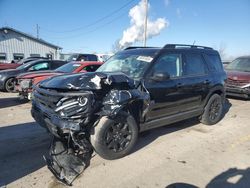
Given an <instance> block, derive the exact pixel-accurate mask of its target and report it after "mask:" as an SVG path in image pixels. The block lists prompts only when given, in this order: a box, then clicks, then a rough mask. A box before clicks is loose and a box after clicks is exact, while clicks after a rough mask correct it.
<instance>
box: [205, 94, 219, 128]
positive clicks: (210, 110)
mask: <svg viewBox="0 0 250 188" xmlns="http://www.w3.org/2000/svg"><path fill="white" fill-rule="evenodd" d="M222 115H223V99H222V97H221V96H220V95H218V94H213V95H212V96H211V97H210V99H209V100H208V102H207V105H206V106H205V109H204V112H203V114H202V115H201V118H200V122H201V123H203V124H205V125H214V124H216V123H218V122H219V121H220V120H221V118H222Z"/></svg>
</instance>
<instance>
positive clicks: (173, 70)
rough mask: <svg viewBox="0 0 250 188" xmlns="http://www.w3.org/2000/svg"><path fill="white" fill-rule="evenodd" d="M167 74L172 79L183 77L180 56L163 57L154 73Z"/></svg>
mask: <svg viewBox="0 0 250 188" xmlns="http://www.w3.org/2000/svg"><path fill="white" fill-rule="evenodd" d="M156 72H167V73H168V74H169V75H170V77H177V76H181V75H182V62H181V55H180V54H165V55H163V56H161V57H160V58H159V59H158V60H157V62H156V64H155V66H154V73H156Z"/></svg>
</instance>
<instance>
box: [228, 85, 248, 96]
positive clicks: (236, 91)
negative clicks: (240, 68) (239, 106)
mask: <svg viewBox="0 0 250 188" xmlns="http://www.w3.org/2000/svg"><path fill="white" fill-rule="evenodd" d="M226 95H228V96H234V97H241V98H245V99H249V98H250V88H240V87H236V86H234V87H231V86H226Z"/></svg>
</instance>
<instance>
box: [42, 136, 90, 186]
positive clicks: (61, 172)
mask: <svg viewBox="0 0 250 188" xmlns="http://www.w3.org/2000/svg"><path fill="white" fill-rule="evenodd" d="M92 153H93V149H92V147H91V145H89V146H88V145H86V146H85V147H84V150H82V151H80V150H79V151H77V150H73V149H71V148H69V147H68V145H67V142H63V141H61V140H59V139H57V138H55V137H54V138H53V140H52V143H51V146H50V156H48V157H44V158H45V161H46V163H47V166H48V169H49V170H50V171H51V172H52V173H53V174H54V176H55V177H56V178H57V179H58V180H59V181H60V182H62V183H63V184H66V185H68V186H72V182H73V181H74V180H75V179H76V178H77V177H78V176H79V175H80V174H81V173H82V172H83V171H84V169H86V168H87V167H88V166H89V164H90V159H91V156H92Z"/></svg>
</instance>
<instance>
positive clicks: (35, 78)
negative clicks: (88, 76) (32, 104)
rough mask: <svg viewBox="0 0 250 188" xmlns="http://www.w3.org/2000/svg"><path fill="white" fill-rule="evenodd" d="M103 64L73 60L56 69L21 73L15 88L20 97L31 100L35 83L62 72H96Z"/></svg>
mask: <svg viewBox="0 0 250 188" xmlns="http://www.w3.org/2000/svg"><path fill="white" fill-rule="evenodd" d="M102 64H103V62H96V61H84V62H78V61H72V62H70V63H67V64H65V65H63V66H61V67H59V68H57V69H55V70H54V71H38V72H35V73H33V72H31V73H24V74H20V75H18V76H17V77H16V84H15V90H16V91H17V92H18V93H19V96H20V98H26V99H29V100H30V98H31V92H32V86H33V84H37V83H39V82H40V81H42V80H45V79H47V78H50V77H53V76H56V75H61V74H68V73H78V72H94V71H96V69H98V68H99V67H100V66H101V65H102Z"/></svg>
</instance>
